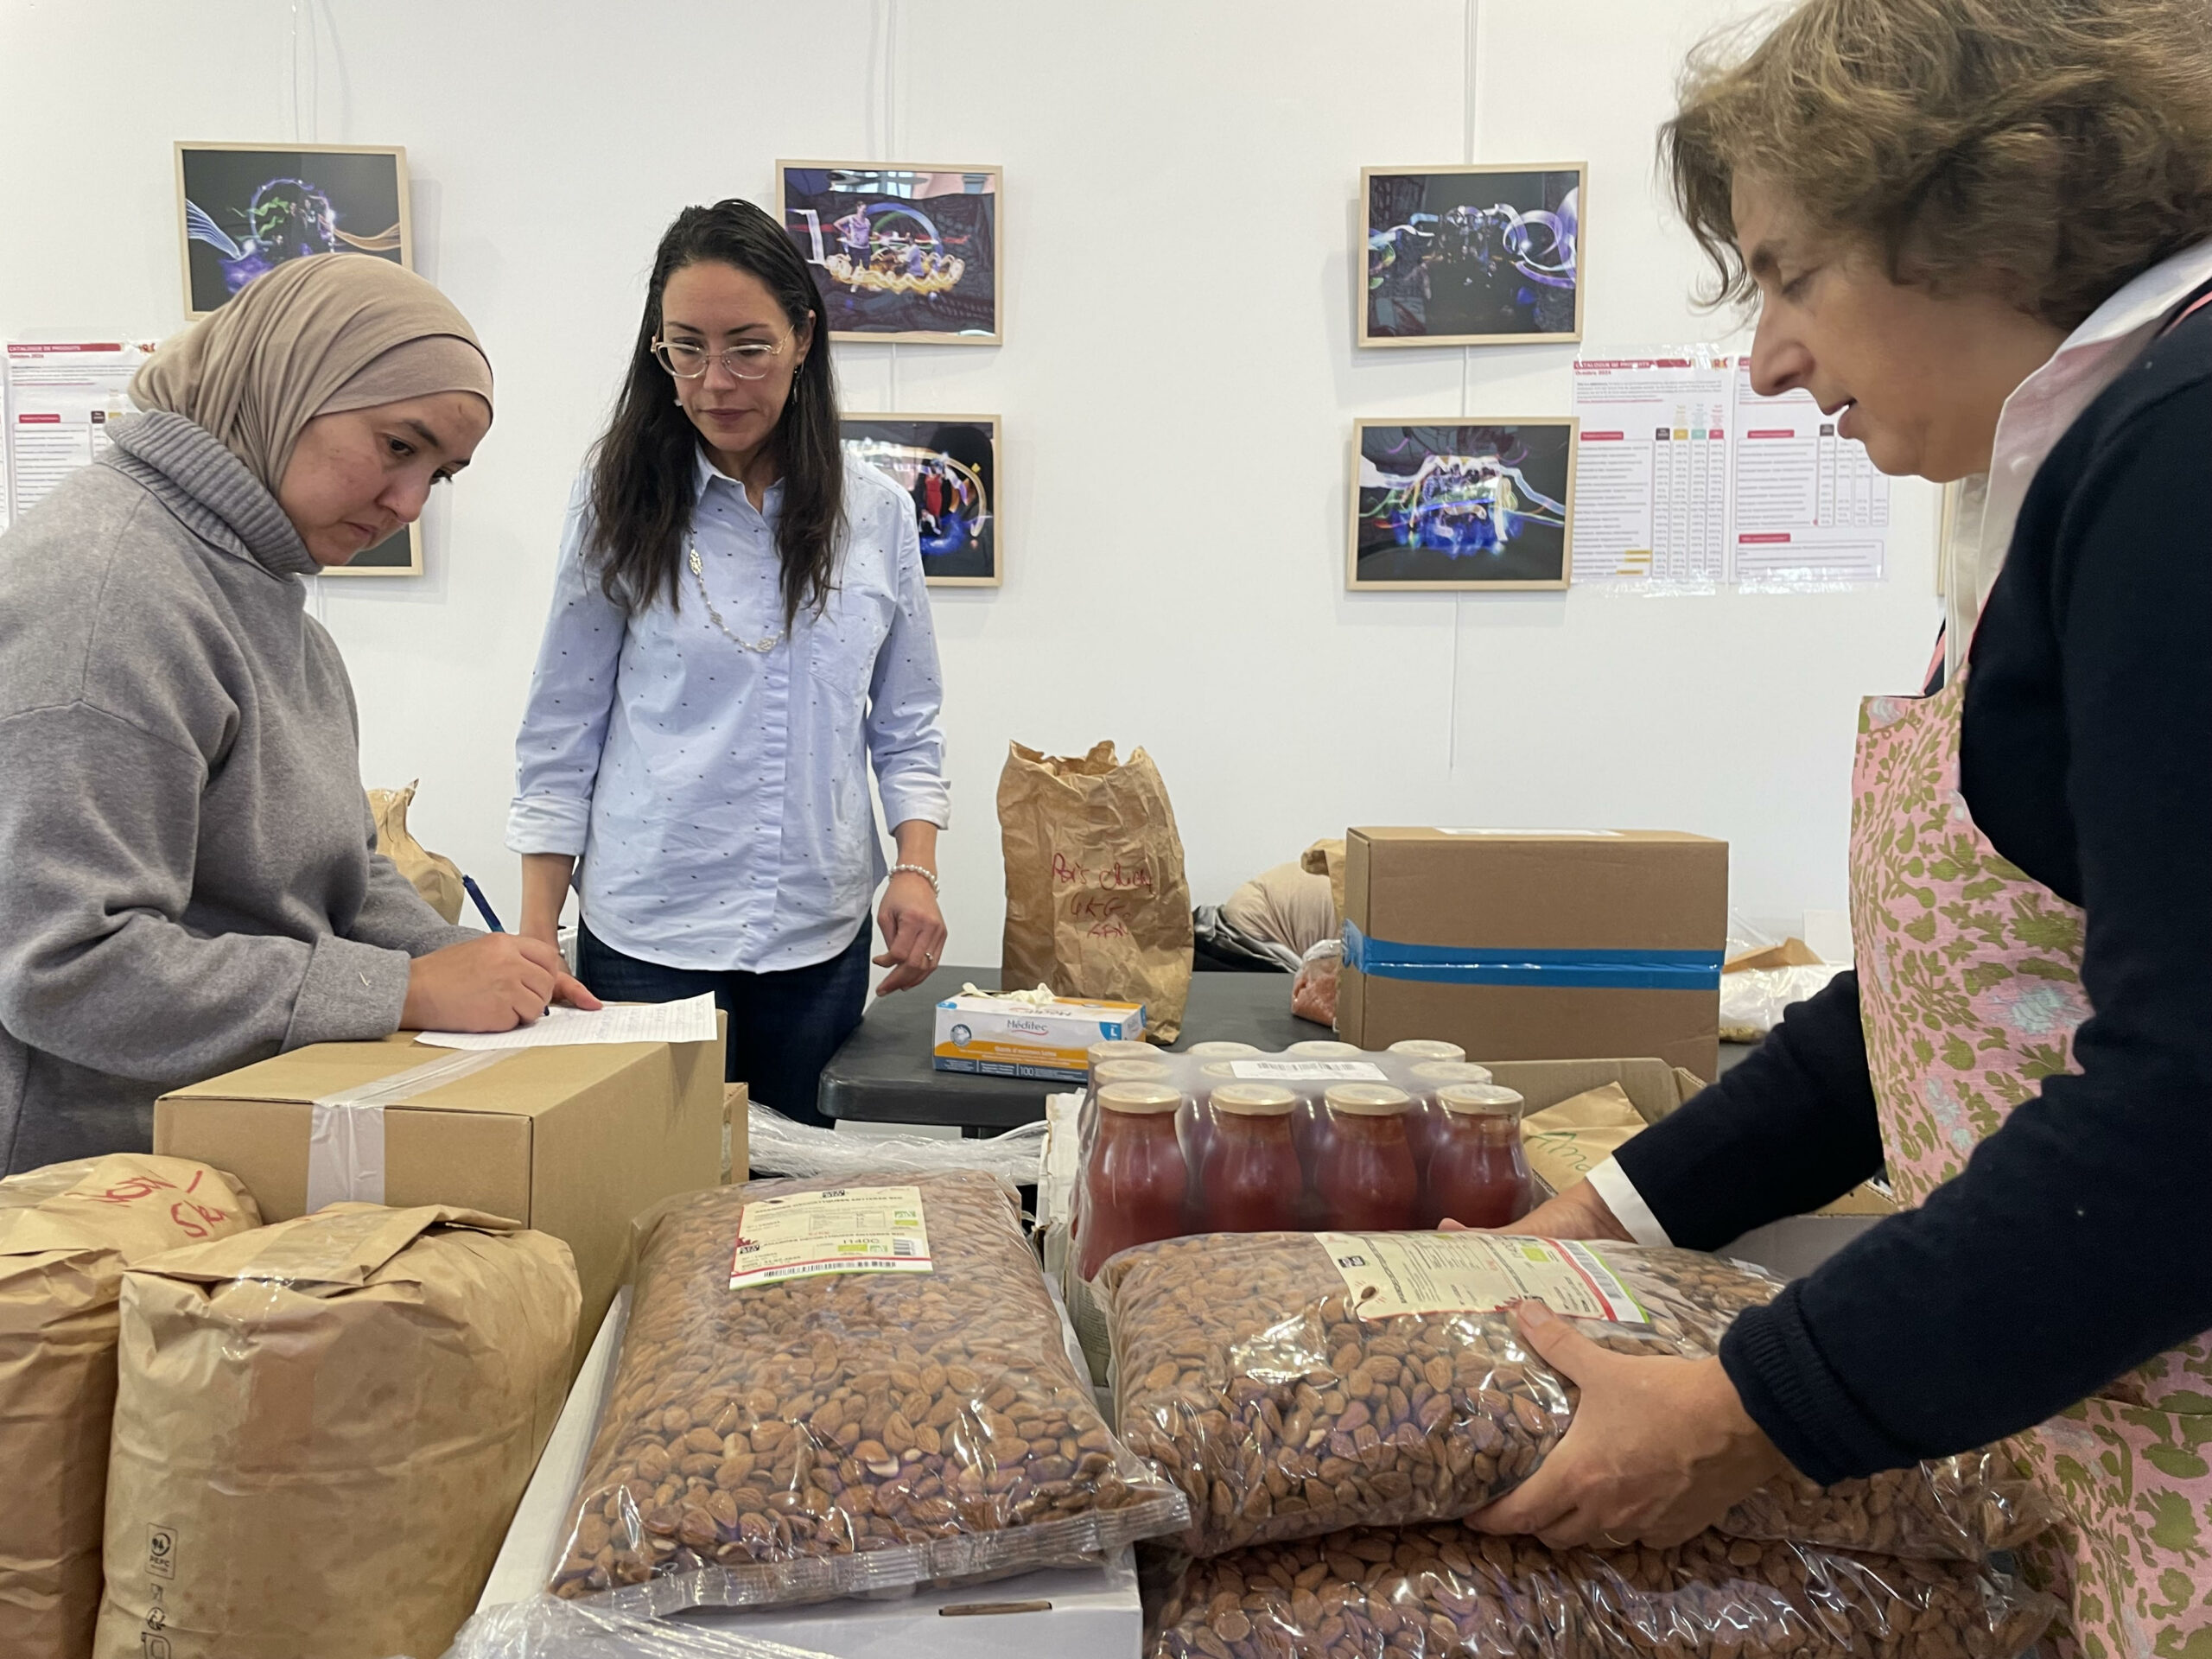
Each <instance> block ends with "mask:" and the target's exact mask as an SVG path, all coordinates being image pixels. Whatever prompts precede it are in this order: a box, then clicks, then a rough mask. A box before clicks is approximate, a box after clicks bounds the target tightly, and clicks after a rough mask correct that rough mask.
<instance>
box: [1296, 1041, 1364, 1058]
mask: <svg viewBox="0 0 2212 1659" xmlns="http://www.w3.org/2000/svg"><path fill="white" fill-rule="evenodd" d="M1283 1052H1284V1053H1286V1054H1295V1055H1296V1056H1298V1058H1300V1059H1301V1060H1356V1059H1357V1058H1359V1057H1360V1055H1361V1054H1362V1053H1363V1052H1365V1051H1364V1050H1363V1049H1362V1048H1361V1047H1360V1046H1359V1045H1358V1044H1357V1043H1332V1042H1327V1041H1315V1042H1310V1043H1293V1044H1292V1045H1291V1046H1289V1047H1288V1048H1286V1049H1285V1050H1283Z"/></svg>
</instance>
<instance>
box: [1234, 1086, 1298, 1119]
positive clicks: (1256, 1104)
mask: <svg viewBox="0 0 2212 1659" xmlns="http://www.w3.org/2000/svg"><path fill="white" fill-rule="evenodd" d="M1297 1106H1298V1096H1296V1095H1294V1094H1292V1093H1291V1092H1290V1090H1287V1089H1286V1088H1284V1087H1283V1086H1282V1085H1281V1084H1274V1083H1230V1084H1223V1085H1222V1086H1221V1087H1220V1088H1218V1089H1217V1090H1214V1091H1213V1109H1214V1110H1216V1111H1217V1112H1228V1113H1230V1114H1232V1115H1234V1116H1237V1117H1287V1116H1289V1115H1290V1114H1291V1113H1292V1112H1293V1111H1294V1110H1295V1109H1297Z"/></svg>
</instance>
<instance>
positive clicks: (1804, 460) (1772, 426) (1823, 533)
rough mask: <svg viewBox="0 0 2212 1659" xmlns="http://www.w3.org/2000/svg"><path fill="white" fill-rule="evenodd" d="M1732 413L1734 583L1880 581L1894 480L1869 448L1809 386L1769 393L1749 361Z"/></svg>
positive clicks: (1739, 376)
mask: <svg viewBox="0 0 2212 1659" xmlns="http://www.w3.org/2000/svg"><path fill="white" fill-rule="evenodd" d="M1732 419H1733V422H1734V425H1735V431H1736V442H1735V485H1734V489H1733V491H1732V504H1731V505H1732V508H1733V513H1734V527H1733V531H1732V543H1731V546H1730V552H1731V553H1732V569H1731V570H1730V572H1729V575H1731V576H1732V578H1733V580H1735V581H1736V582H1738V583H1739V584H1742V585H1744V586H1747V587H1757V588H1793V587H1827V586H1830V585H1832V584H1834V583H1836V582H1879V581H1880V580H1881V579H1882V576H1883V573H1884V571H1885V568H1886V566H1887V563H1888V545H1889V530H1890V480H1888V479H1887V478H1885V477H1884V476H1883V475H1882V474H1880V473H1878V472H1876V471H1875V470H1874V465H1873V462H1872V461H1870V460H1868V459H1867V455H1866V446H1865V445H1864V444H1862V443H1859V442H1856V441H1854V440H1853V439H1849V438H1846V437H1844V436H1842V435H1840V434H1839V433H1838V432H1837V431H1836V423H1835V422H1834V420H1833V419H1831V418H1830V417H1829V416H1826V415H1823V414H1821V410H1820V405H1819V404H1815V402H1814V401H1813V396H1812V394H1811V393H1810V392H1808V391H1789V392H1785V393H1783V395H1782V396H1781V397H1760V396H1759V395H1758V393H1757V392H1756V391H1752V390H1751V361H1750V359H1748V358H1741V359H1738V365H1737V370H1736V374H1735V412H1734V415H1733V416H1732Z"/></svg>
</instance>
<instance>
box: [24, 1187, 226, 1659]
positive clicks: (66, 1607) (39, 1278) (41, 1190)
mask: <svg viewBox="0 0 2212 1659" xmlns="http://www.w3.org/2000/svg"><path fill="white" fill-rule="evenodd" d="M260 1224H261V1212H260V1211H258V1210H257V1209H256V1208H255V1207H254V1202H253V1199H252V1198H251V1196H250V1195H249V1194H248V1193H247V1192H246V1190H245V1187H243V1186H242V1185H239V1184H238V1180H237V1179H236V1178H235V1177H233V1176H230V1175H226V1174H223V1173H221V1172H219V1171H218V1170H213V1169H210V1168H209V1167H207V1165H205V1164H197V1163H194V1162H193V1161H191V1160H189V1159H185V1158H153V1157H149V1156H147V1155H145V1154H142V1153H116V1154H111V1155H110V1156H107V1157H105V1158H83V1159H79V1160H76V1161H74V1162H73V1163H67V1164H49V1165H48V1166H46V1167H45V1168H44V1169H35V1170H31V1171H29V1172H28V1173H24V1174H22V1175H11V1176H10V1177H9V1178H8V1179H6V1180H4V1181H0V1470H5V1471H7V1472H6V1482H7V1488H8V1497H7V1501H6V1502H5V1503H0V1654H9V1655H16V1654H21V1655H25V1656H32V1655H35V1656H39V1659H84V1656H85V1655H86V1654H88V1653H90V1652H91V1651H92V1622H93V1620H94V1619H95V1618H98V1616H99V1608H100V1523H101V1510H102V1509H103V1506H104V1502H105V1493H106V1491H107V1440H108V1432H109V1428H110V1425H111V1421H112V1419H113V1416H114V1414H115V1340H116V1337H115V1333H116V1303H117V1298H118V1295H119V1294H120V1293H121V1290H122V1287H123V1273H124V1268H127V1267H130V1266H131V1265H132V1264H133V1263H136V1262H143V1261H145V1260H147V1259H149V1258H150V1257H153V1256H156V1255H163V1254H165V1253H166V1252H168V1251H170V1250H174V1249H176V1248H177V1247H178V1246H179V1245H184V1244H191V1243H195V1242H197V1241H199V1240H202V1239H211V1238H223V1237H226V1236H229V1235H231V1234H232V1233H239V1232H244V1231H245V1230H246V1229H248V1228H250V1227H257V1226H259V1225H260Z"/></svg>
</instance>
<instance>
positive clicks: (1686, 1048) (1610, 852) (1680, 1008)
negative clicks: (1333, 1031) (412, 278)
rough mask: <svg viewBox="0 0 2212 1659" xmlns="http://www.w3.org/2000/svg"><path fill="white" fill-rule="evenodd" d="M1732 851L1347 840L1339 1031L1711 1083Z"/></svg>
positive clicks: (1483, 837)
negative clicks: (1666, 1072)
mask: <svg viewBox="0 0 2212 1659" xmlns="http://www.w3.org/2000/svg"><path fill="white" fill-rule="evenodd" d="M1727 931H1728V843H1727V842H1722V841H1712V840H1708V839H1707V838H1706V837H1705V836H1691V835H1682V834H1679V833H1676V832H1674V831H1670V830H1649V829H1621V830H1589V831H1571V830H1542V829H1527V830H1522V829H1514V830H1473V829H1353V830H1351V831H1350V832H1349V833H1348V836H1347V838H1346V847H1345V860H1344V943H1345V955H1344V969H1343V974H1342V977H1341V979H1340V980H1339V982H1338V992H1337V1029H1338V1033H1339V1034H1340V1035H1342V1036H1343V1038H1344V1040H1345V1041H1347V1042H1351V1043H1357V1044H1358V1045H1359V1046H1361V1047H1362V1048H1368V1049H1376V1048H1388V1047H1389V1046H1390V1045H1391V1044H1392V1043H1395V1042H1399V1041H1402V1040H1403V1039H1407V1038H1409V1037H1436V1038H1442V1039H1445V1040H1446V1041H1447V1042H1454V1043H1458V1044H1459V1046H1461V1047H1463V1048H1465V1050H1466V1051H1467V1053H1468V1056H1469V1058H1472V1059H1477V1060H1479V1061H1481V1062H1482V1063H1483V1064H1484V1065H1490V1064H1491V1062H1492V1061H1495V1060H1520V1059H1535V1058H1539V1057H1561V1056H1565V1057H1574V1056H1580V1055H1590V1056H1593V1057H1595V1056H1601V1055H1607V1054H1650V1055H1656V1056H1657V1057H1659V1058H1661V1059H1663V1060H1665V1061H1667V1062H1668V1063H1669V1064H1670V1065H1679V1066H1682V1067H1684V1068H1686V1069H1688V1071H1693V1072H1694V1073H1696V1074H1697V1075H1698V1076H1699V1077H1707V1078H1709V1077H1713V1076H1715V1075H1716V1074H1717V1073H1718V1071H1719V1061H1720V1051H1719V1040H1720V1037H1719V1032H1720V962H1721V957H1722V954H1723V952H1724V951H1725V950H1726V943H1727Z"/></svg>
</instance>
